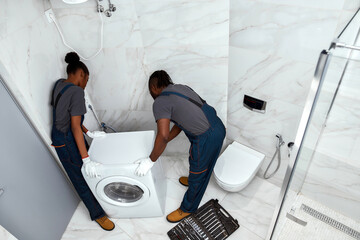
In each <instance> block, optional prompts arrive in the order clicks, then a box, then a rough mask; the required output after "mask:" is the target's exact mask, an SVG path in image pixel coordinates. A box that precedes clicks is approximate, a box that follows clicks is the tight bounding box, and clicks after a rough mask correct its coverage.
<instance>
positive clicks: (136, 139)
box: [89, 131, 155, 164]
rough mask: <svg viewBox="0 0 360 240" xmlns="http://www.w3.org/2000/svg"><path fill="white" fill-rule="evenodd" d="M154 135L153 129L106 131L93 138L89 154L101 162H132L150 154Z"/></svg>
mask: <svg viewBox="0 0 360 240" xmlns="http://www.w3.org/2000/svg"><path fill="white" fill-rule="evenodd" d="M154 137H155V132H154V131H137V132H121V133H108V134H106V136H105V137H98V138H94V139H93V141H92V143H91V146H90V149H89V155H90V158H91V160H93V161H95V162H98V163H102V164H132V163H133V162H134V161H136V160H137V159H140V158H144V157H148V156H149V155H150V153H151V150H152V147H153V144H154Z"/></svg>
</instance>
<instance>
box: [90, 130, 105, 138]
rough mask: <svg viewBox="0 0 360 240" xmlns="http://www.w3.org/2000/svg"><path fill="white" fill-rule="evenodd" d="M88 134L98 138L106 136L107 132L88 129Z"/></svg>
mask: <svg viewBox="0 0 360 240" xmlns="http://www.w3.org/2000/svg"><path fill="white" fill-rule="evenodd" d="M86 135H88V136H89V137H91V138H97V137H105V135H106V132H103V131H92V132H91V131H87V132H86Z"/></svg>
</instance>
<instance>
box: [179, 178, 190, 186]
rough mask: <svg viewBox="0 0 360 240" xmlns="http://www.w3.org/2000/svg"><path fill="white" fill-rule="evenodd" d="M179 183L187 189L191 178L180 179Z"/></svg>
mask: <svg viewBox="0 0 360 240" xmlns="http://www.w3.org/2000/svg"><path fill="white" fill-rule="evenodd" d="M179 183H181V184H182V185H184V186H185V187H188V186H189V178H188V177H180V178H179Z"/></svg>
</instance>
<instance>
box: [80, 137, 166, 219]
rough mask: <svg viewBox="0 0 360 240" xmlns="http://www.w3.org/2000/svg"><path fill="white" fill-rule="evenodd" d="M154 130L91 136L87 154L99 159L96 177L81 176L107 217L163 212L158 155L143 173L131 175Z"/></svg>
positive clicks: (150, 143)
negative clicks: (92, 137)
mask: <svg viewBox="0 0 360 240" xmlns="http://www.w3.org/2000/svg"><path fill="white" fill-rule="evenodd" d="M154 137H155V133H154V131H138V132H122V133H108V134H106V136H105V137H99V138H94V139H93V141H92V143H91V146H90V149H89V156H90V159H91V160H92V161H95V162H98V163H101V166H99V168H98V170H99V173H100V174H101V177H100V178H90V177H88V176H86V174H85V171H84V168H82V169H81V171H82V173H83V176H84V178H85V180H86V182H87V184H88V185H89V187H90V189H91V191H92V192H93V194H94V196H95V197H96V199H97V200H98V202H99V203H100V205H101V206H102V207H103V209H104V211H105V212H106V214H107V215H108V216H109V217H111V218H141V217H159V216H163V215H164V210H165V199H166V180H165V174H164V171H163V168H162V162H161V158H159V159H158V160H157V161H156V162H155V164H154V166H153V167H152V168H151V169H150V171H149V172H148V173H147V174H146V175H145V176H143V177H138V176H136V175H135V169H136V168H137V166H138V164H134V162H135V161H136V160H138V159H140V158H144V157H148V156H149V155H150V153H151V150H152V147H153V143H154Z"/></svg>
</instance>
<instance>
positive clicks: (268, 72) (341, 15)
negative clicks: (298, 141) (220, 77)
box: [227, 0, 356, 186]
mask: <svg viewBox="0 0 360 240" xmlns="http://www.w3.org/2000/svg"><path fill="white" fill-rule="evenodd" d="M325 2H326V4H325ZM355 6H356V3H355V2H354V1H345V0H337V1H331V3H328V2H327V1H315V2H314V1H291V2H289V1H274V0H256V1H249V0H232V1H230V54H229V82H228V85H229V86H228V115H227V117H228V122H227V124H228V128H227V130H228V135H227V137H228V139H229V140H230V141H238V142H240V143H242V144H245V145H247V146H249V147H252V148H254V149H256V150H258V151H260V152H263V153H264V154H266V161H265V162H264V164H263V166H262V169H261V170H260V171H259V173H258V175H259V176H261V175H262V174H263V172H264V170H265V169H266V167H267V165H268V164H269V162H270V159H271V157H272V156H273V154H274V152H275V146H276V137H275V135H276V134H277V133H280V134H282V136H283V138H284V140H285V141H286V143H288V142H290V141H294V139H295V136H296V131H297V127H298V124H299V120H300V117H301V115H302V111H303V108H304V105H305V101H306V96H307V93H308V91H309V88H310V84H311V81H312V77H313V74H314V71H315V67H316V62H317V60H318V57H319V54H320V52H321V50H322V49H327V48H328V47H329V44H330V42H331V41H332V40H333V39H334V38H335V37H336V36H337V35H338V34H339V33H340V31H341V30H342V28H344V26H345V25H346V23H347V22H348V21H349V20H350V18H351V17H352V15H353V14H354V13H355V11H356V10H355ZM244 94H247V95H250V96H253V97H255V98H259V99H262V100H265V101H267V110H266V113H265V114H261V113H256V112H251V111H249V110H248V109H246V108H244V107H243V105H242V101H243V96H244ZM281 150H282V163H281V167H280V170H279V171H278V173H277V174H276V175H275V176H274V177H273V178H271V179H269V181H270V182H272V183H274V184H276V185H278V186H281V183H282V180H283V177H284V174H285V171H286V166H287V164H288V159H289V158H288V156H287V147H286V145H284V147H282V149H281ZM275 163H276V161H275ZM275 163H274V164H275Z"/></svg>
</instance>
